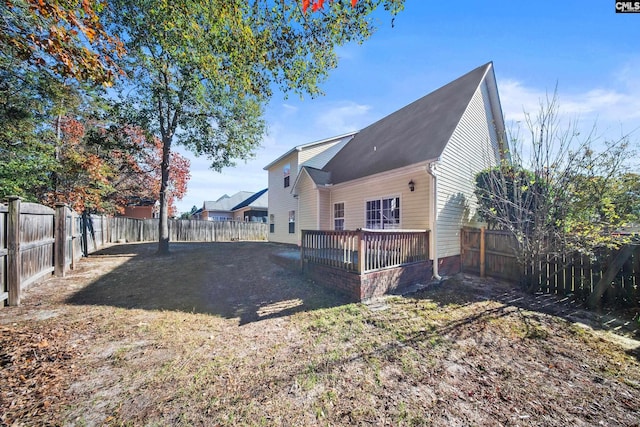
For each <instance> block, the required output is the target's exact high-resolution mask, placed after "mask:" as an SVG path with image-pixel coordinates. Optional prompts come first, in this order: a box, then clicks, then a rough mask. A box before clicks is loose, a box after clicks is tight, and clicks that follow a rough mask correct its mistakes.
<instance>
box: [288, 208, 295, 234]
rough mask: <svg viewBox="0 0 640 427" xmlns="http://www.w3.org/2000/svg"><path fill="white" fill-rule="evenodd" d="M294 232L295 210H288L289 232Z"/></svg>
mask: <svg viewBox="0 0 640 427" xmlns="http://www.w3.org/2000/svg"><path fill="white" fill-rule="evenodd" d="M295 232H296V211H289V233H295Z"/></svg>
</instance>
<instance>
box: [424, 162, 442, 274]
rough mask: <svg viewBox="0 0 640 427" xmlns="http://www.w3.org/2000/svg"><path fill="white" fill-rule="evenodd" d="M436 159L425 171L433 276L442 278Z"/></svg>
mask: <svg viewBox="0 0 640 427" xmlns="http://www.w3.org/2000/svg"><path fill="white" fill-rule="evenodd" d="M436 165H437V160H436V161H433V162H430V163H429V165H428V167H427V173H429V175H431V194H432V197H431V200H433V209H432V212H431V236H430V237H431V241H432V242H433V244H432V245H431V247H432V248H433V278H434V279H435V280H442V277H440V275H439V274H438V238H437V229H438V228H437V225H438V224H437V219H436V218H437V215H438V179H437V170H436Z"/></svg>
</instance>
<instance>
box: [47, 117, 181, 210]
mask: <svg viewBox="0 0 640 427" xmlns="http://www.w3.org/2000/svg"><path fill="white" fill-rule="evenodd" d="M59 127H60V131H61V135H60V136H61V138H60V140H61V144H60V146H59V147H58V167H57V168H56V170H55V182H54V183H53V184H52V188H51V189H50V191H48V192H46V193H44V194H43V195H42V199H43V201H44V202H45V203H46V204H49V205H53V204H55V203H57V202H58V203H59V202H62V203H66V204H68V205H69V206H71V207H72V208H73V209H74V210H76V211H78V212H82V211H85V210H88V211H91V212H107V213H123V212H124V207H125V206H126V205H127V204H129V203H131V202H132V201H136V200H140V199H150V200H157V196H158V193H159V190H160V156H161V153H162V144H161V143H160V141H159V140H158V138H154V137H152V136H148V135H146V134H145V133H144V132H143V131H142V130H141V129H139V128H135V127H132V126H123V127H115V126H111V127H104V126H101V125H100V123H91V122H90V123H87V124H85V123H82V122H81V121H79V120H77V119H75V118H72V117H63V118H61V120H60V124H59ZM172 156H173V157H172V166H171V170H170V179H169V183H170V199H169V207H170V212H171V214H175V206H174V202H175V201H176V200H179V199H181V198H182V197H183V196H184V194H185V193H186V189H187V188H186V186H187V182H188V179H189V160H188V159H186V158H184V157H183V156H180V155H179V154H177V153H173V155H172Z"/></svg>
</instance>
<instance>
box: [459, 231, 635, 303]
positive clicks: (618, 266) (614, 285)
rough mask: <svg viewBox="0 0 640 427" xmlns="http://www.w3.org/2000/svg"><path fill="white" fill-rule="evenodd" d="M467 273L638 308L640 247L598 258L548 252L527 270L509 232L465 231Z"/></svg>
mask: <svg viewBox="0 0 640 427" xmlns="http://www.w3.org/2000/svg"><path fill="white" fill-rule="evenodd" d="M460 234H461V265H462V269H463V271H467V272H472V273H476V274H479V275H480V276H484V275H487V276H492V277H498V278H502V279H507V280H511V281H515V282H522V281H526V282H529V283H531V284H533V285H534V287H535V288H536V289H537V290H539V291H542V292H545V293H550V294H558V295H567V294H575V295H577V296H579V297H580V298H582V299H585V300H587V301H588V302H589V305H591V306H597V305H599V304H600V302H601V300H602V298H603V297H604V299H605V300H606V301H607V302H608V303H611V304H619V305H632V306H640V245H638V244H630V245H627V246H624V247H622V248H620V249H619V250H609V249H602V250H599V251H597V253H596V254H595V256H589V255H586V254H581V253H577V252H576V253H572V254H568V255H562V254H556V253H548V254H545V255H544V257H542V259H540V260H539V261H538V262H536V263H535V264H534V263H529V265H527V268H526V271H525V268H523V267H522V266H520V265H519V264H518V261H517V259H516V256H515V252H516V248H517V246H516V241H515V239H514V237H513V236H512V235H511V234H510V233H508V232H505V231H497V230H485V229H474V228H463V229H462V231H461V233H460Z"/></svg>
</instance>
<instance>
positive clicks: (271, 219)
mask: <svg viewBox="0 0 640 427" xmlns="http://www.w3.org/2000/svg"><path fill="white" fill-rule="evenodd" d="M275 231H276V216H275V215H274V214H269V233H275Z"/></svg>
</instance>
